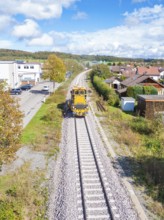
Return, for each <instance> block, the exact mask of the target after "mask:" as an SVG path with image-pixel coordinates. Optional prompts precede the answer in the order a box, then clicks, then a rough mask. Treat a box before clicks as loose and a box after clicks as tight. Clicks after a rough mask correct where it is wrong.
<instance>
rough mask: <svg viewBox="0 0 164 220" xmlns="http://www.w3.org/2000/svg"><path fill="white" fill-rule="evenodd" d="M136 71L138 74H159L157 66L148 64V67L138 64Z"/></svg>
mask: <svg viewBox="0 0 164 220" xmlns="http://www.w3.org/2000/svg"><path fill="white" fill-rule="evenodd" d="M137 69H138V71H137V73H138V74H139V75H142V74H145V75H160V74H159V68H158V67H156V66H150V67H144V66H139V67H137Z"/></svg>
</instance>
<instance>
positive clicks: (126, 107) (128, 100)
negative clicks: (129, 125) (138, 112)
mask: <svg viewBox="0 0 164 220" xmlns="http://www.w3.org/2000/svg"><path fill="white" fill-rule="evenodd" d="M134 105H135V99H134V98H132V97H122V98H121V109H122V110H123V111H129V112H130V111H132V112H133V111H134Z"/></svg>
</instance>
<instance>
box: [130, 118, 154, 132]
mask: <svg viewBox="0 0 164 220" xmlns="http://www.w3.org/2000/svg"><path fill="white" fill-rule="evenodd" d="M130 125H131V128H132V130H133V131H136V132H138V133H140V134H145V135H149V134H152V133H153V130H152V127H151V124H150V123H149V122H148V121H147V120H146V119H144V118H142V117H137V118H133V120H132V122H131V124H130Z"/></svg>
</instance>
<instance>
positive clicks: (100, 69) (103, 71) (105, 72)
mask: <svg viewBox="0 0 164 220" xmlns="http://www.w3.org/2000/svg"><path fill="white" fill-rule="evenodd" d="M91 75H96V76H99V77H101V78H104V79H105V78H108V77H111V76H112V74H111V73H110V71H109V66H108V65H105V64H98V65H95V66H93V68H92V73H91Z"/></svg>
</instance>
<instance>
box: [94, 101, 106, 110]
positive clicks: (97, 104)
mask: <svg viewBox="0 0 164 220" xmlns="http://www.w3.org/2000/svg"><path fill="white" fill-rule="evenodd" d="M96 106H97V110H98V111H101V112H105V111H106V109H105V108H104V106H103V105H102V103H101V102H100V101H96Z"/></svg>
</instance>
